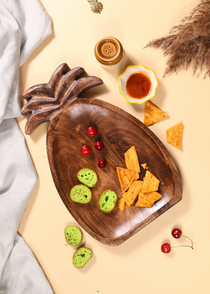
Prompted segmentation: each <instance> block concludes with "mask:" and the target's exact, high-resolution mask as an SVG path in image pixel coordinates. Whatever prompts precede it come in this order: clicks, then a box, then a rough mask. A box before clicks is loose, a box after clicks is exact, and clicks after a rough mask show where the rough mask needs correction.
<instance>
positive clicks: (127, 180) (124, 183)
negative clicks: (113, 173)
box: [117, 167, 139, 192]
mask: <svg viewBox="0 0 210 294" xmlns="http://www.w3.org/2000/svg"><path fill="white" fill-rule="evenodd" d="M117 175H118V179H119V182H120V186H121V190H122V192H124V191H126V190H127V189H128V188H129V186H130V185H131V183H132V179H134V180H138V178H139V174H138V173H136V172H134V171H131V170H129V169H126V168H122V167H117Z"/></svg>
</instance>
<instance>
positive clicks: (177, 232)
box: [171, 228, 182, 239]
mask: <svg viewBox="0 0 210 294" xmlns="http://www.w3.org/2000/svg"><path fill="white" fill-rule="evenodd" d="M171 235H172V236H173V237H174V238H176V239H179V238H180V237H181V235H182V231H181V230H180V229H177V228H175V229H173V230H172V232H171Z"/></svg>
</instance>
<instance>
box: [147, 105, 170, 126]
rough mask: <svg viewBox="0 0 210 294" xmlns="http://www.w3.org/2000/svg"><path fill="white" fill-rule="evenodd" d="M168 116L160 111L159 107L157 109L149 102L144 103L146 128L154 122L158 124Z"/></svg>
mask: <svg viewBox="0 0 210 294" xmlns="http://www.w3.org/2000/svg"><path fill="white" fill-rule="evenodd" d="M168 116H169V115H168V113H166V112H164V111H163V110H161V109H160V108H159V107H157V106H156V105H155V104H153V103H152V102H151V101H147V102H146V103H145V108H144V124H145V125H146V126H150V125H153V124H154V123H156V122H158V121H160V120H162V119H164V118H166V117H168Z"/></svg>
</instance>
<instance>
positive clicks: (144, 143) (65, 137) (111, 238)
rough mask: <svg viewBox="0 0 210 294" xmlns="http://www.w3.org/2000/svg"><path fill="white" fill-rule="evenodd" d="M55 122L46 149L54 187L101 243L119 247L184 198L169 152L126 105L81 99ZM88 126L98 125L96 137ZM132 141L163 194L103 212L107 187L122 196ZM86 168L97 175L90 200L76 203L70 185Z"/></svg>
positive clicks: (74, 214) (80, 222)
mask: <svg viewBox="0 0 210 294" xmlns="http://www.w3.org/2000/svg"><path fill="white" fill-rule="evenodd" d="M52 126H53V127H52V128H51V125H49V131H48V140H47V150H48V158H49V163H50V168H51V171H52V176H53V179H54V182H55V185H56V187H57V190H58V192H59V195H60V197H61V199H62V200H63V202H64V204H65V205H66V207H67V209H68V210H69V212H70V213H71V214H72V216H73V217H74V218H75V220H76V221H77V222H78V223H79V224H80V225H81V226H82V227H83V228H84V229H85V230H86V231H87V232H88V233H89V234H90V235H92V236H93V237H94V238H95V239H97V240H98V241H100V242H102V243H104V244H107V245H119V244H121V243H122V242H124V241H125V240H127V239H128V238H130V237H131V236H132V235H133V234H135V233H136V232H138V231H139V230H140V229H142V228H143V227H144V226H146V225H148V224H149V223H150V222H151V221H153V220H154V219H155V218H157V217H158V216H160V215H161V214H162V213H163V212H165V211H166V210H167V209H169V208H170V207H172V206H173V205H174V204H176V203H177V202H178V201H180V200H181V198H182V185H181V179H180V175H179V172H178V170H177V168H176V166H175V164H174V161H173V160H172V158H171V156H170V154H169V153H168V151H167V150H166V148H165V147H164V145H163V144H162V143H161V142H160V140H159V139H158V138H157V137H156V136H155V135H154V134H153V133H152V132H151V131H150V130H149V128H147V127H146V126H145V125H144V124H143V123H141V122H140V121H139V120H137V119H136V118H134V117H133V116H131V115H130V114H128V113H126V112H124V111H123V110H122V109H119V108H117V107H115V106H113V105H111V104H108V103H106V102H104V101H100V100H97V99H90V98H79V99H76V100H75V101H74V102H73V103H72V104H71V105H70V107H69V108H67V109H66V110H65V111H64V112H63V113H62V114H61V115H60V117H59V118H57V122H56V124H55V125H52ZM89 126H95V127H96V128H97V130H98V133H97V135H96V136H94V137H90V136H88V135H87V133H86V130H87V128H88V127H89ZM97 140H101V141H102V142H103V143H104V149H103V150H102V151H97V150H96V149H95V148H94V143H95V142H96V141H97ZM85 144H87V145H89V146H90V147H91V149H92V152H91V154H90V155H88V156H82V155H81V154H80V149H81V147H82V146H83V145H85ZM132 145H135V146H136V150H137V154H138V157H139V161H140V163H145V162H146V163H147V164H148V167H149V170H150V171H151V172H152V173H153V174H154V175H155V176H156V177H157V178H158V179H159V180H160V189H159V191H160V193H161V194H162V195H163V197H162V199H161V200H159V201H158V202H157V203H156V204H155V205H154V206H153V207H152V208H137V207H135V206H132V207H130V208H128V207H126V208H125V210H124V211H120V210H119V209H118V208H117V207H115V209H114V211H112V213H110V214H104V213H103V212H101V211H100V209H99V207H98V199H99V197H100V195H101V194H102V193H103V192H104V191H105V190H113V191H115V192H116V193H117V195H118V197H119V198H120V197H121V195H122V193H121V189H120V185H119V181H118V177H117V174H116V167H117V166H119V167H125V161H124V152H125V151H126V150H127V149H128V148H130V147H131V146H132ZM101 158H104V159H106V160H107V166H106V167H105V168H103V169H101V168H99V167H98V160H99V159H101ZM82 168H91V169H93V170H95V171H96V173H97V175H98V182H97V184H96V185H95V186H94V187H93V188H92V194H93V196H92V199H91V201H90V202H89V203H88V204H78V203H75V202H73V201H72V200H71V199H70V197H69V194H70V190H71V188H72V187H73V186H74V185H76V184H79V181H78V179H77V172H78V171H79V170H80V169H82ZM141 170H142V171H141V174H140V179H143V176H144V171H143V169H141Z"/></svg>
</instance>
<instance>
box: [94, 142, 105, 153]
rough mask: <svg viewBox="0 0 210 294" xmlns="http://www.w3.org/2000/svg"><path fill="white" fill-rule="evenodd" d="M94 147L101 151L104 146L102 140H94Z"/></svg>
mask: <svg viewBox="0 0 210 294" xmlns="http://www.w3.org/2000/svg"><path fill="white" fill-rule="evenodd" d="M95 148H96V150H98V151H101V150H102V149H103V148H104V144H103V142H101V141H97V142H95Z"/></svg>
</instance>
